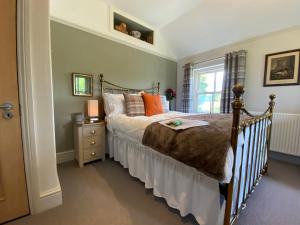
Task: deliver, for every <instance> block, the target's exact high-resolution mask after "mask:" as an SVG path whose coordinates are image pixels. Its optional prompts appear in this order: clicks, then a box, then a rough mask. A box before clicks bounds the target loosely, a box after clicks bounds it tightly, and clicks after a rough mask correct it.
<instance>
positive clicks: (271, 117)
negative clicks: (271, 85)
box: [263, 94, 276, 175]
mask: <svg viewBox="0 0 300 225" xmlns="http://www.w3.org/2000/svg"><path fill="white" fill-rule="evenodd" d="M269 98H270V102H269V106H270V108H269V112H270V115H269V119H270V121H271V124H270V126H268V131H267V161H266V165H265V168H264V172H263V174H264V175H267V174H268V167H269V165H268V163H269V154H270V149H271V131H272V123H273V112H274V107H275V101H274V100H275V98H276V95H274V94H272V95H270V96H269Z"/></svg>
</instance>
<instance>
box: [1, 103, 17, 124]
mask: <svg viewBox="0 0 300 225" xmlns="http://www.w3.org/2000/svg"><path fill="white" fill-rule="evenodd" d="M13 107H14V106H13V105H12V104H11V103H4V104H2V105H0V109H2V110H3V113H2V117H3V119H6V120H10V119H12V118H13V116H14V114H13V113H12V112H11V110H12V109H13Z"/></svg>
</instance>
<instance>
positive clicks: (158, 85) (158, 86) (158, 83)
mask: <svg viewBox="0 0 300 225" xmlns="http://www.w3.org/2000/svg"><path fill="white" fill-rule="evenodd" d="M159 89H160V82H157V94H158V95H159V91H160V90H159Z"/></svg>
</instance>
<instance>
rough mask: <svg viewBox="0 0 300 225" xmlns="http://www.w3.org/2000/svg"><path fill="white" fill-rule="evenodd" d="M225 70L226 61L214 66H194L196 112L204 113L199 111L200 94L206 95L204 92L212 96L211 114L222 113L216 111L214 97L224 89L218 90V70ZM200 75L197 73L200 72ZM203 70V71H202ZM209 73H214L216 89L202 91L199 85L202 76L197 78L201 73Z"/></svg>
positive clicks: (194, 106) (194, 104)
mask: <svg viewBox="0 0 300 225" xmlns="http://www.w3.org/2000/svg"><path fill="white" fill-rule="evenodd" d="M221 71H223V72H225V71H224V63H219V64H215V65H212V66H206V67H199V68H194V69H193V111H194V112H196V113H204V112H198V111H197V108H198V98H199V95H204V94H210V95H211V96H212V98H211V101H210V103H211V104H210V110H209V114H213V113H220V112H214V111H213V110H214V102H215V101H214V97H215V95H216V94H222V90H220V91H216V87H217V73H218V72H221ZM199 72H200V74H198V75H196V73H199ZM201 72H202V73H201ZM208 73H214V91H206V92H201V91H199V89H198V87H199V81H200V78H197V77H198V76H199V77H200V76H201V75H205V74H208ZM223 79H224V75H223Z"/></svg>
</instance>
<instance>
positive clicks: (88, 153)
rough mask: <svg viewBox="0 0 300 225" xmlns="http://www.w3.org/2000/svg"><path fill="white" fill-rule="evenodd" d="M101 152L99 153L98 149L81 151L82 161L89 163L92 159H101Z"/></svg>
mask: <svg viewBox="0 0 300 225" xmlns="http://www.w3.org/2000/svg"><path fill="white" fill-rule="evenodd" d="M102 155H103V152H102V151H99V148H95V149H92V148H91V149H86V150H85V151H83V160H84V161H89V160H93V159H99V158H102Z"/></svg>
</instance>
